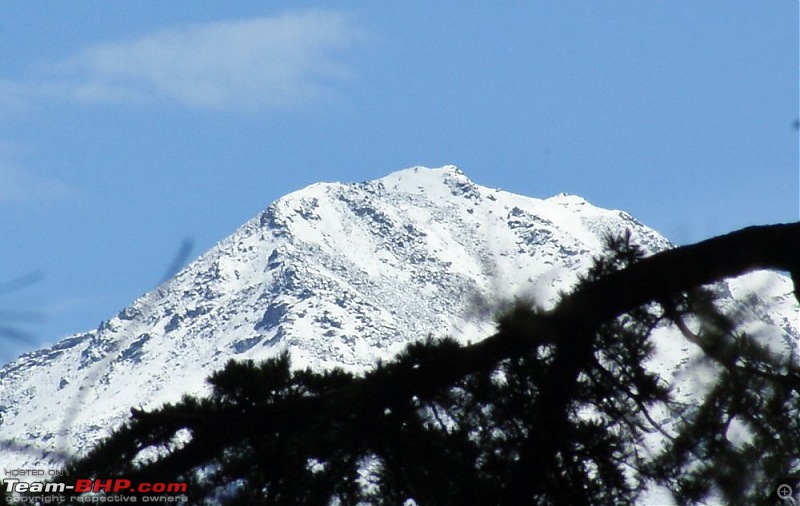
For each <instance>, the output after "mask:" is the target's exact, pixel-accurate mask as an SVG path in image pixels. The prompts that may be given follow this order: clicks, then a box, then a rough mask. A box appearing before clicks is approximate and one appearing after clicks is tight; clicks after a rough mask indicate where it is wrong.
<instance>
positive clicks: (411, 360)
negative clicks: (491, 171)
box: [70, 225, 800, 505]
mask: <svg viewBox="0 0 800 506" xmlns="http://www.w3.org/2000/svg"><path fill="white" fill-rule="evenodd" d="M781 227H784V228H781ZM786 227H788V228H786ZM799 230H800V229H798V226H797V225H786V226H773V227H761V228H759V229H758V230H755V229H746V230H744V231H740V232H737V233H734V234H730V236H723V237H721V238H716V239H712V240H710V241H707V242H706V243H700V244H698V245H694V246H689V247H684V248H677V249H674V250H671V251H668V252H665V253H661V254H658V255H654V256H653V257H649V258H643V254H642V252H641V250H640V249H639V248H637V247H636V245H634V244H632V243H631V240H630V236H629V235H623V236H621V237H614V238H609V240H608V253H607V255H606V256H604V257H603V258H599V259H597V260H596V262H595V265H594V267H593V268H592V269H591V271H590V272H589V273H587V275H586V277H585V279H583V280H582V281H581V283H580V284H579V286H577V287H576V288H575V290H574V291H573V292H572V293H570V294H565V295H564V296H563V297H562V298H561V301H560V303H559V304H558V305H557V306H556V307H555V308H554V309H552V310H549V311H543V310H540V309H537V308H536V307H534V306H533V305H532V304H531V303H530V302H529V301H517V303H516V304H514V305H512V306H511V307H509V308H508V309H507V310H506V311H505V312H503V313H502V314H501V315H499V316H498V318H497V322H498V323H497V333H496V334H495V335H493V336H490V337H488V338H486V339H485V340H483V341H481V342H479V343H476V344H471V345H466V346H465V345H461V344H459V343H457V342H456V341H454V340H451V339H432V338H428V339H426V340H423V341H420V342H418V343H414V344H411V345H410V346H408V348H407V349H406V350H405V351H404V352H403V353H402V354H400V355H399V356H398V357H396V358H395V359H394V360H393V361H392V362H390V363H386V364H378V365H377V366H376V367H375V368H374V369H373V370H372V371H370V372H368V373H365V374H364V375H363V376H355V375H352V374H348V373H345V372H342V371H338V370H334V371H328V372H312V371H309V370H305V371H292V369H291V367H290V357H289V356H287V355H282V356H280V357H278V358H275V359H272V360H267V361H265V362H262V363H253V362H230V363H229V364H228V365H227V367H226V368H225V369H223V370H221V371H219V372H217V373H214V374H213V375H212V376H211V377H210V378H209V380H208V381H209V383H210V385H211V387H212V394H211V395H210V396H208V397H205V398H194V397H185V398H184V399H183V400H182V401H181V402H179V403H176V404H171V405H166V406H164V407H162V408H160V409H156V410H154V411H142V410H136V409H134V410H133V411H132V416H131V419H130V421H129V422H128V423H127V424H126V425H125V426H124V427H122V428H121V429H119V430H117V431H116V432H115V433H114V434H113V435H112V436H111V437H109V438H108V439H106V440H105V441H103V442H102V443H101V444H100V445H99V446H98V447H97V448H96V449H94V450H93V451H92V452H91V453H90V454H89V455H88V456H86V457H85V458H83V459H81V460H80V461H77V462H75V463H73V464H72V465H71V468H70V476H98V477H105V478H108V477H113V476H124V477H126V478H128V479H131V480H134V481H150V482H154V481H186V482H187V483H188V484H189V486H188V494H189V497H190V502H191V504H231V505H329V504H341V505H356V504H375V505H402V504H409V505H410V504H417V505H464V504H486V505H492V504H506V505H512V504H515V505H522V504H532V505H533V504H535V505H547V504H631V503H634V502H635V501H636V499H637V498H638V497H640V495H641V493H642V492H643V491H644V490H645V489H646V488H648V487H650V486H652V485H661V486H664V487H666V488H667V489H669V490H671V491H672V493H673V494H674V496H675V498H676V499H677V500H678V501H679V502H680V503H682V504H693V503H697V502H700V501H702V500H704V499H708V498H716V499H718V500H721V501H723V502H725V503H730V504H774V503H776V502H777V496H776V495H775V490H776V487H777V486H778V485H779V484H782V483H789V484H795V483H797V482H798V481H800V369H798V366H799V365H800V364H798V363H797V359H796V357H794V356H787V355H786V354H785V353H783V354H782V353H781V352H777V351H775V348H774V347H769V346H768V345H766V344H764V342H763V339H759V338H758V336H751V335H748V334H746V333H744V332H742V331H740V330H739V326H738V325H737V323H738V322H737V320H736V318H733V317H731V316H730V315H727V316H726V315H723V314H721V313H720V311H719V310H718V309H717V307H716V306H715V304H714V296H713V288H709V287H705V288H704V287H703V285H707V284H708V283H711V282H713V281H715V280H718V279H721V278H723V277H725V276H729V275H736V274H738V273H741V272H745V271H747V270H750V269H753V268H779V269H785V270H790V269H791V270H794V271H796V269H792V268H793V267H795V264H794V263H793V262H796V261H798V259H800V255H798V253H800V249H798V246H797V244H798V242H800V234H798V231H799ZM737 234H739V235H737ZM753 234H755V235H753ZM759 234H761V235H759ZM754 237H755V238H760V239H762V240H761V241H757V242H753V239H754ZM764 238H769V239H771V240H769V241H765V240H764ZM732 244H734V245H737V244H738V245H739V246H740V247H739V248H738V249H737V252H736V253H732V254H730V255H728V256H725V257H715V256H714V255H713V253H714V251H715V248H722V249H723V250H724V249H725V248H730V247H731V245H732ZM776 247H780V248H781V252H780V253H775V252H774V251H773V250H774V248H776ZM745 250H746V251H745ZM729 251H730V250H729ZM690 321H691V324H690V323H689V322H690ZM665 326H672V327H674V328H675V329H677V330H679V331H680V333H681V334H682V335H683V339H685V340H686V342H687V345H690V346H697V347H699V348H700V349H701V350H702V351H703V352H704V356H705V360H704V362H703V363H702V364H698V365H697V367H704V368H705V369H706V370H708V371H712V373H713V374H711V375H710V376H709V377H711V378H712V379H711V380H710V381H709V382H708V384H707V385H705V386H704V387H703V388H698V394H697V396H696V397H695V398H692V399H689V400H687V399H685V398H682V397H679V396H678V395H676V392H674V391H672V389H671V388H670V383H669V378H664V377H661V376H660V375H659V374H658V373H656V372H654V371H652V370H650V369H648V368H647V366H646V364H648V360H649V359H650V358H651V357H652V354H653V352H654V341H653V334H654V332H657V331H658V329H662V328H663V327H665ZM733 429H736V430H737V431H738V432H737V433H738V434H740V435H741V437H733V436H732V434H733Z"/></svg>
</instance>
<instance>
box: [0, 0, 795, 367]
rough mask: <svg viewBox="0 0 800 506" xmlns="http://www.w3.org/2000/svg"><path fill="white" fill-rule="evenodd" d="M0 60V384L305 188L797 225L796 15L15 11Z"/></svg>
mask: <svg viewBox="0 0 800 506" xmlns="http://www.w3.org/2000/svg"><path fill="white" fill-rule="evenodd" d="M0 44H1V45H2V47H3V50H2V51H0V241H2V242H1V244H2V250H0V283H3V284H0V320H2V321H0V323H2V324H3V325H10V326H11V327H12V328H13V329H14V330H18V331H23V332H27V333H28V334H29V336H28V338H25V339H17V338H14V337H13V336H11V335H9V334H8V333H6V334H5V338H6V340H5V341H4V346H3V349H2V353H1V354H0V361H6V360H9V359H11V358H13V356H14V355H15V354H17V353H19V352H21V351H23V350H25V349H30V348H32V347H35V346H37V345H42V344H45V343H50V342H53V341H54V340H56V339H58V338H60V337H64V336H66V335H68V334H70V333H74V332H79V331H84V330H88V329H91V328H94V327H96V326H97V324H98V323H99V322H100V321H101V320H104V319H108V318H110V317H111V316H113V315H114V314H115V313H116V312H117V311H119V310H120V309H121V308H123V307H124V306H126V305H127V304H128V303H130V302H131V301H132V300H133V299H135V298H136V297H137V296H139V295H141V294H142V293H144V292H146V291H148V290H150V289H152V288H153V287H154V286H156V285H157V284H158V283H159V281H160V280H161V279H162V277H163V276H164V273H165V272H166V271H167V270H168V268H169V265H170V263H171V262H172V261H173V259H174V258H175V256H176V254H177V253H178V252H179V251H180V250H181V249H182V248H184V247H185V246H186V245H187V244H189V243H191V245H192V252H191V256H192V258H194V257H196V256H197V255H199V254H200V253H202V252H203V251H204V250H206V249H208V248H209V247H211V246H213V245H214V244H215V243H216V242H217V241H219V240H221V239H223V238H224V237H225V236H227V235H229V234H230V233H232V232H233V231H234V230H235V229H236V228H237V227H238V226H239V225H240V224H242V223H243V222H244V221H246V220H247V219H249V218H250V217H252V216H254V215H255V214H256V213H258V212H259V211H260V210H262V209H263V208H264V207H266V206H267V205H268V204H269V203H270V202H271V201H273V200H274V199H276V198H278V197H280V196H281V195H283V194H285V193H288V192H290V191H293V190H296V189H299V188H302V187H304V186H306V185H308V184H311V183H313V182H316V181H363V180H369V179H374V178H377V177H380V176H383V175H385V174H387V173H389V172H392V171H394V170H398V169H401V168H405V167H409V166H413V165H427V166H440V165H444V164H455V165H458V166H459V167H460V168H461V169H462V170H464V171H465V172H466V174H467V175H468V176H469V177H471V178H472V179H473V180H474V181H476V182H477V183H479V184H482V185H486V186H490V187H499V188H503V189H505V190H508V191H512V192H516V193H521V194H525V195H530V196H534V197H542V198H544V197H548V196H551V195H553V194H556V193H559V192H569V193H575V194H579V195H581V196H583V197H585V198H586V199H588V200H589V201H590V202H592V203H594V204H596V205H599V206H603V207H609V208H616V209H624V210H627V211H629V212H630V213H632V214H633V215H634V216H636V217H637V218H639V219H640V220H641V221H643V222H645V223H646V224H648V225H650V226H652V227H654V228H655V229H657V230H659V231H661V232H662V233H664V234H665V235H666V236H667V237H669V238H670V239H672V240H674V241H676V242H679V243H687V242H694V241H697V240H700V239H703V238H706V237H709V236H711V235H715V234H719V233H723V232H726V231H730V230H733V229H736V228H740V227H743V226H746V225H750V224H756V223H769V222H780V221H795V220H797V217H798V191H799V190H800V188H799V184H798V132H797V131H796V130H795V129H794V128H793V126H792V125H793V122H794V121H795V120H796V119H797V117H798V89H799V86H798V2H796V1H794V0H773V1H770V2H750V1H742V0H725V1H722V0H717V1H713V0H709V1H704V2H697V1H695V0H674V1H670V2H666V1H660V2H655V1H654V2H642V1H640V0H624V1H623V0H616V1H612V2H608V1H592V0H581V1H567V0H558V1H555V0H550V1H526V2H513V1H503V2H455V1H452V2H450V1H437V2H414V1H409V2H348V1H340V2H330V3H320V2H302V1H301V2H269V3H267V2H252V1H246V2H245V1H235V0H234V1H226V2H218V1H213V2H212V1H206V0H196V1H193V2H191V3H189V2H179V1H175V2H163V1H151V0H137V1H136V2H133V1H128V2H123V1H121V0H119V1H107V2H44V1H39V0H31V1H25V2H3V3H2V4H0ZM29 312H32V313H33V314H27V313H29Z"/></svg>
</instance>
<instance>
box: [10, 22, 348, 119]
mask: <svg viewBox="0 0 800 506" xmlns="http://www.w3.org/2000/svg"><path fill="white" fill-rule="evenodd" d="M359 38H360V32H359V29H358V27H357V26H356V24H355V23H354V21H353V20H352V18H351V17H349V16H347V15H345V14H342V13H338V12H332V11H324V10H314V11H304V12H298V13H287V14H283V15H280V16H275V17H263V18H256V19H248V20H238V21H223V22H215V23H210V24H203V25H189V26H184V27H179V28H174V29H169V30H163V31H159V32H156V33H152V34H149V35H145V36H143V37H141V38H138V39H135V40H130V41H125V42H114V43H105V44H99V45H95V46H92V47H88V48H86V49H84V50H82V51H80V52H78V53H76V54H74V55H72V56H71V57H69V58H67V59H65V60H62V61H58V62H53V63H50V64H44V65H41V66H40V67H38V68H37V70H36V71H35V75H34V76H33V77H32V78H28V79H5V80H0V103H10V104H19V103H29V102H30V101H31V100H35V99H42V98H50V99H58V100H72V101H81V102H145V103H152V102H168V103H175V104H179V105H182V106H187V107H200V108H210V109H233V110H258V109H264V108H290V107H296V106H301V105H305V104H308V103H310V102H314V101H315V100H318V99H320V98H321V97H324V96H325V95H327V94H329V93H330V92H331V90H332V89H333V86H334V84H336V83H339V82H341V81H342V80H343V79H347V78H348V77H349V76H350V74H351V71H350V70H349V68H348V67H347V65H345V64H344V62H343V61H342V59H341V58H340V56H341V53H342V52H343V51H344V50H346V49H348V48H350V47H352V45H353V44H354V43H355V42H356V41H357V40H358V39H359Z"/></svg>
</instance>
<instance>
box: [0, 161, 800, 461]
mask: <svg viewBox="0 0 800 506" xmlns="http://www.w3.org/2000/svg"><path fill="white" fill-rule="evenodd" d="M625 230H629V231H630V232H631V234H632V237H633V239H634V241H635V242H637V243H638V244H640V245H642V246H643V247H644V248H645V250H646V251H648V252H649V253H655V252H657V251H660V250H663V249H666V248H669V247H671V245H670V243H669V242H668V241H667V240H666V239H665V238H663V237H662V236H660V235H659V234H658V233H656V232H655V231H653V230H651V229H649V228H647V227H646V226H644V225H643V224H641V223H639V222H638V221H637V220H635V219H634V218H633V217H631V216H630V215H628V214H627V213H625V212H622V211H610V210H605V209H600V208H597V207H594V206H592V205H591V204H589V203H587V202H586V201H585V200H583V199H581V198H580V197H577V196H572V195H566V194H562V195H558V196H555V197H552V198H548V199H545V200H540V199H534V198H529V197H523V196H519V195H514V194H511V193H508V192H504V191H501V190H496V189H490V188H485V187H482V186H479V185H477V184H475V183H473V182H472V181H470V180H469V179H468V178H467V177H466V176H465V175H464V174H463V173H462V172H461V171H460V170H458V169H457V168H456V167H453V166H446V167H442V168H438V169H428V168H423V167H415V168H410V169H406V170H402V171H399V172H395V173H393V174H390V175H388V176H386V177H384V178H381V179H377V180H374V181H369V182H364V183H356V184H341V183H318V184H314V185H311V186H309V187H307V188H305V189H302V190H300V191H297V192H294V193H291V194H289V195H286V196H285V197H282V198H280V199H278V200H277V201H275V202H274V203H272V204H271V205H270V206H269V207H268V208H267V209H266V210H264V211H263V212H261V213H260V214H259V215H257V216H256V217H255V218H253V219H251V220H250V221H248V222H247V223H245V224H244V225H243V226H242V227H241V228H239V229H238V230H237V231H236V232H235V233H234V234H232V235H231V236H229V237H228V238H226V239H224V240H223V241H222V242H220V243H219V244H218V245H217V246H215V247H214V248H212V249H211V250H209V251H208V252H206V253H205V254H203V255H202V256H201V257H200V258H198V259H197V260H196V261H194V262H193V263H191V264H190V265H188V266H187V267H186V268H185V269H183V270H182V271H181V272H179V273H178V274H177V275H176V276H175V277H174V278H172V279H171V280H169V281H167V282H165V283H164V284H162V285H161V286H159V287H158V288H156V289H155V290H153V291H151V292H149V293H147V294H145V295H144V296H142V297H140V298H139V299H137V300H136V301H134V302H133V303H132V304H131V305H130V306H129V307H127V308H125V309H124V310H122V311H121V312H120V313H119V314H117V315H116V316H114V317H113V318H111V319H110V320H108V321H105V322H103V323H101V324H100V325H99V326H98V327H97V329H95V330H92V331H89V332H86V333H83V334H78V335H74V336H71V337H68V338H66V339H63V340H62V341H60V342H58V343H56V344H55V345H53V346H51V347H49V348H45V349H42V350H39V351H36V352H33V353H28V354H26V355H23V356H22V357H20V358H19V359H17V360H16V361H14V362H12V363H11V364H9V365H7V366H6V367H4V368H3V369H2V370H0V385H2V386H1V387H0V434H2V437H3V438H4V439H5V441H6V443H5V448H4V451H3V452H0V465H2V466H3V467H5V468H12V467H31V466H35V465H41V464H42V463H44V462H49V463H51V464H57V463H58V462H59V459H62V458H64V457H66V456H69V455H70V454H76V453H82V452H84V451H85V450H86V449H87V448H88V447H89V446H90V445H91V444H93V443H94V442H95V441H97V440H98V439H99V438H101V437H103V436H105V435H107V434H108V433H109V431H110V430H111V429H112V428H113V427H115V426H118V425H119V424H120V423H121V422H122V421H124V420H125V419H126V417H127V415H128V413H129V410H130V408H131V407H145V408H151V407H155V406H158V405H160V404H162V403H164V402H171V401H176V400H178V399H179V398H180V396H181V395H182V394H184V393H189V394H201V393H203V392H205V391H206V385H205V383H204V380H205V378H206V377H207V376H208V375H209V374H210V373H211V372H212V371H214V370H217V369H219V368H221V367H222V366H223V365H224V364H225V363H226V362H227V361H228V360H230V359H264V358H268V357H272V356H275V355H276V354H278V353H281V352H283V351H288V352H289V353H290V355H291V358H292V362H293V365H294V366H295V367H297V368H305V367H311V368H314V369H323V368H331V367H342V368H345V369H348V370H352V371H359V370H364V369H366V368H369V367H372V366H373V364H375V362H376V361H377V360H378V359H387V358H389V357H391V356H392V355H393V354H394V353H395V352H397V351H399V350H400V349H402V348H403V347H404V345H405V344H406V343H408V342H410V341H412V340H416V339H420V338H424V337H426V336H428V335H431V334H433V335H445V334H447V335H452V336H454V337H457V338H459V339H462V340H477V339H480V338H481V337H484V336H487V335H489V334H490V333H492V331H493V327H492V322H491V315H492V313H493V311H494V310H495V309H496V308H498V307H499V306H500V305H501V304H502V303H503V302H504V301H508V300H510V299H512V298H514V297H515V296H526V297H530V298H532V299H533V300H534V301H535V302H536V303H538V304H540V305H542V306H545V307H548V306H552V305H553V304H554V302H555V301H556V298H557V296H558V294H559V292H562V291H566V290H568V289H569V288H570V287H571V286H572V285H573V284H574V283H575V281H576V280H577V277H578V275H579V274H581V273H583V272H585V271H586V269H587V268H588V266H589V265H590V263H591V260H592V258H593V257H594V256H596V255H598V254H600V253H601V251H602V244H603V238H604V236H606V235H607V234H612V233H620V232H624V231H625ZM723 285H724V286H723V288H722V291H723V292H725V293H727V295H728V298H727V299H726V300H727V301H728V302H727V303H728V304H729V305H730V306H731V307H735V305H736V301H737V300H745V299H747V300H751V299H753V298H755V299H760V300H757V301H758V302H763V304H762V306H763V307H767V308H769V313H767V312H766V311H763V312H762V313H758V314H756V315H755V316H756V318H755V320H756V321H762V322H764V325H767V324H769V325H770V326H772V327H774V328H777V329H782V331H783V332H784V337H785V339H786V346H788V347H790V348H791V349H794V346H795V344H796V342H797V339H798V337H800V328H799V327H798V323H797V322H798V318H797V316H798V308H797V307H796V306H795V305H794V304H793V298H792V294H791V291H792V285H791V282H790V281H788V279H786V278H785V277H783V276H780V275H777V274H772V273H754V274H750V275H748V276H744V277H742V278H739V279H736V280H731V281H728V282H726V283H723ZM755 299H753V300H755ZM686 353H687V349H685V348H684V349H670V348H669V346H667V349H666V355H665V361H664V365H663V366H664V367H668V365H667V364H668V363H670V362H672V363H680V362H681V361H682V360H683V361H685V357H686ZM657 365H659V366H661V364H657ZM669 367H671V366H669ZM39 450H42V451H41V452H40V451H39Z"/></svg>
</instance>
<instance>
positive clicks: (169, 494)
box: [3, 478, 187, 504]
mask: <svg viewBox="0 0 800 506" xmlns="http://www.w3.org/2000/svg"><path fill="white" fill-rule="evenodd" d="M3 488H4V491H5V492H6V494H10V496H8V497H7V498H6V502H7V503H8V504H15V503H16V504H46V503H54V502H55V503H59V502H60V503H93V504H95V503H123V502H156V503H174V502H185V501H186V500H187V499H186V496H185V495H184V494H186V483H180V482H172V483H166V482H155V483H149V482H141V483H134V482H132V481H131V480H127V479H124V478H112V479H100V478H95V479H86V478H80V479H77V480H75V483H74V484H72V485H67V484H66V483H50V482H41V481H21V480H19V479H16V478H6V479H5V480H4V482H3ZM75 494H86V495H75ZM68 496H69V497H68Z"/></svg>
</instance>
